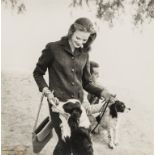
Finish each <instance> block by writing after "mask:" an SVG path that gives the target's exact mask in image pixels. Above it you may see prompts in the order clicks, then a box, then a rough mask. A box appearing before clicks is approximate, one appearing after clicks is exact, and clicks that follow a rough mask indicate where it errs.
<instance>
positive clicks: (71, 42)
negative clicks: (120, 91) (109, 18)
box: [33, 18, 110, 155]
mask: <svg viewBox="0 0 155 155" xmlns="http://www.w3.org/2000/svg"><path fill="white" fill-rule="evenodd" d="M95 38H96V32H95V30H94V27H93V24H92V22H91V21H90V20H89V19H87V18H79V19H77V20H76V21H75V22H74V23H73V24H72V25H71V26H70V28H69V31H68V35H67V36H65V37H62V38H61V40H59V41H56V42H51V43H48V44H47V45H46V47H45V49H44V50H43V51H42V55H41V57H40V58H39V60H38V63H37V65H36V68H35V70H34V72H33V75H34V79H35V81H36V83H37V85H38V87H39V90H40V91H41V92H44V93H45V95H46V97H47V99H48V101H49V103H50V101H55V98H54V97H56V98H58V99H59V100H61V101H66V100H67V99H70V98H75V99H78V100H80V101H81V103H82V101H83V88H84V89H85V90H86V91H88V92H89V93H91V94H94V95H96V96H98V97H104V98H106V99H109V98H110V94H109V93H108V92H107V91H106V90H104V89H101V88H99V87H97V86H95V85H94V84H93V83H92V79H91V74H90V64H89V50H90V47H91V44H92V42H93V41H94V40H95ZM47 69H48V73H49V85H48V84H47V83H46V81H45V79H44V77H43V75H44V74H45V72H46V70H47ZM51 91H54V95H53V93H51ZM49 106H50V114H51V118H52V121H53V125H54V129H55V131H56V133H57V135H58V143H57V145H56V147H55V150H54V153H53V154H54V155H70V154H71V149H70V148H71V147H70V143H64V142H63V141H62V139H61V129H60V123H61V121H60V119H59V117H58V116H59V115H58V113H55V112H52V110H51V105H50V104H49Z"/></svg>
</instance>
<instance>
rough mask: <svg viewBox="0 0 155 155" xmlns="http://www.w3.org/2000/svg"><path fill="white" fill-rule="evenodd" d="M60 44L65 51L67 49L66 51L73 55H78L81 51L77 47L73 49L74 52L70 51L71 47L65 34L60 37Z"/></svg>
mask: <svg viewBox="0 0 155 155" xmlns="http://www.w3.org/2000/svg"><path fill="white" fill-rule="evenodd" d="M60 45H61V46H62V47H63V48H64V50H65V51H67V52H68V53H70V54H71V55H74V56H76V55H79V54H80V53H81V52H82V51H83V50H82V49H81V48H79V49H75V52H74V53H72V51H71V47H70V45H69V39H68V37H67V36H64V37H62V38H61V40H60Z"/></svg>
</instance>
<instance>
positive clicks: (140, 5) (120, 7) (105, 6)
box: [70, 0, 154, 25]
mask: <svg viewBox="0 0 155 155" xmlns="http://www.w3.org/2000/svg"><path fill="white" fill-rule="evenodd" d="M92 2H95V5H96V17H97V18H99V19H103V20H106V21H109V22H112V20H113V19H114V18H115V17H116V15H118V13H119V12H120V11H122V13H123V11H126V5H131V8H133V9H136V10H135V13H134V14H131V16H132V18H133V21H134V24H135V25H137V24H138V23H140V24H142V23H143V22H144V21H146V20H148V19H149V20H150V21H151V20H153V19H154V0H130V1H129V2H128V3H127V1H125V0H71V4H70V6H71V7H77V6H80V7H82V5H83V4H84V3H85V4H87V5H88V6H89V4H90V3H92Z"/></svg>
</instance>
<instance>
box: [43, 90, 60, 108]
mask: <svg viewBox="0 0 155 155" xmlns="http://www.w3.org/2000/svg"><path fill="white" fill-rule="evenodd" d="M43 93H44V94H45V96H46V97H47V99H48V101H49V102H50V103H51V104H52V105H58V104H59V100H58V98H56V97H54V94H53V93H54V91H52V92H51V91H50V90H49V89H48V88H47V87H45V88H43Z"/></svg>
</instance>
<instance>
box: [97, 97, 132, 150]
mask: <svg viewBox="0 0 155 155" xmlns="http://www.w3.org/2000/svg"><path fill="white" fill-rule="evenodd" d="M126 110H130V108H127V107H126V106H125V104H124V103H123V102H121V101H119V100H116V101H115V102H114V103H112V104H110V105H109V106H108V107H107V109H106V111H105V114H104V115H103V117H102V118H100V116H98V117H97V118H96V119H97V121H100V124H99V129H101V128H103V129H106V130H107V133H108V138H109V143H108V145H109V147H110V148H111V149H114V148H115V146H117V145H118V143H119V140H118V127H119V121H120V114H121V113H124V112H125V111H126ZM100 119H101V120H100Z"/></svg>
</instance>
